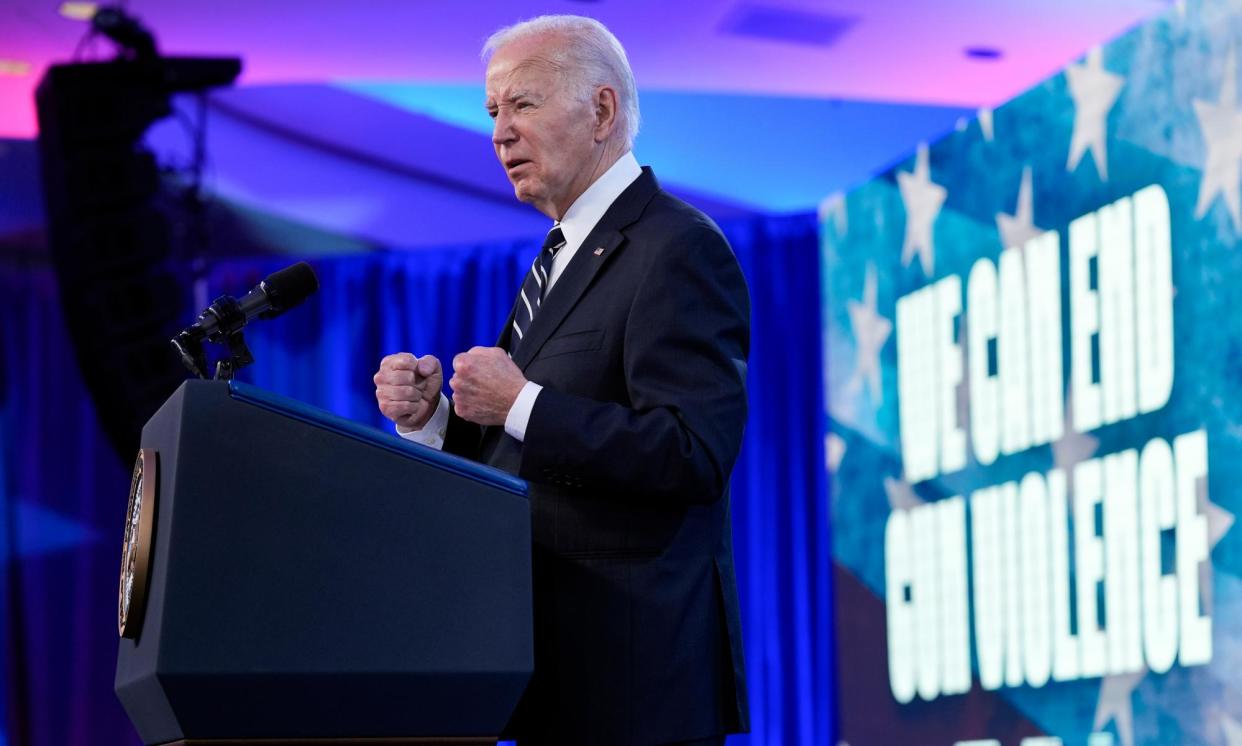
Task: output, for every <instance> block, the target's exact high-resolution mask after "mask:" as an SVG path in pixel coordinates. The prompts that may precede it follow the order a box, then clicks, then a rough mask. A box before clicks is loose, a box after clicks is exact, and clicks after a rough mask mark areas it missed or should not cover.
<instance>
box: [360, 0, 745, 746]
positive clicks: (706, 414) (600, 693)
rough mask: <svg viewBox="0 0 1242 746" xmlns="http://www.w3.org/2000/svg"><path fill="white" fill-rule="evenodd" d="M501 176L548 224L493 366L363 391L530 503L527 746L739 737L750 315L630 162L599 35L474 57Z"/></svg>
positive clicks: (516, 39) (582, 30)
mask: <svg viewBox="0 0 1242 746" xmlns="http://www.w3.org/2000/svg"><path fill="white" fill-rule="evenodd" d="M485 53H488V54H490V58H489V62H488V67H487V109H488V111H489V113H490V114H491V115H492V117H493V119H494V120H495V128H494V134H493V138H492V140H493V144H494V146H495V149H496V155H497V158H498V159H499V160H500V162H501V164H502V165H503V166H504V168H505V171H506V173H507V175H508V177H509V179H510V181H511V182H512V183H513V187H514V192H515V194H516V195H517V198H518V199H520V200H522V201H524V202H528V203H530V204H532V205H534V206H535V207H536V208H537V209H539V210H540V211H541V212H543V213H544V214H546V215H547V216H548V217H550V218H552V219H553V220H554V221H556V224H555V225H554V226H553V229H552V230H551V231H550V232H549V238H548V240H547V241H545V245H544V248H543V249H542V250H541V252H540V255H539V257H537V258H536V259H535V262H534V263H533V264H532V267H531V270H530V272H529V273H528V275H527V277H526V280H525V282H524V284H523V286H522V290H521V292H519V295H518V298H517V299H516V300H515V302H514V306H513V311H512V312H511V314H510V316H509V319H508V320H507V322H506V323H505V327H504V331H503V332H502V333H501V335H500V339H499V341H498V342H497V346H496V347H486V348H485V347H475V348H473V349H471V350H469V351H467V352H463V353H461V354H459V355H457V356H456V357H454V359H453V376H452V379H451V380H450V381H449V386H450V388H451V389H452V392H453V394H452V402H451V404H450V403H449V402H448V400H447V399H446V398H445V397H444V396H443V394H442V393H441V388H442V383H443V375H442V372H441V366H440V362H439V361H438V360H436V359H435V358H434V357H431V356H424V357H421V358H416V357H415V356H413V355H411V354H408V353H399V354H396V355H389V356H387V357H385V358H384V360H383V362H382V363H381V365H380V370H379V372H377V373H376V375H375V383H376V397H377V399H378V401H379V406H380V409H381V411H382V412H383V413H384V414H385V416H387V417H389V418H390V419H392V420H393V421H394V422H395V423H396V425H397V429H398V431H399V432H401V433H402V434H403V436H404V437H407V438H409V439H411V440H417V441H420V442H423V443H426V444H428V445H431V446H433V447H443V448H445V449H446V450H449V451H452V452H455V453H459V454H462V455H465V456H468V457H470V458H474V459H477V460H480V461H482V462H485V463H488V464H491V465H493V466H496V467H499V468H501V469H504V470H505V471H508V472H510V473H513V474H517V475H518V476H520V477H523V478H524V479H526V480H528V481H529V482H530V502H531V524H532V531H533V540H534V558H533V571H534V578H533V582H534V594H535V598H534V607H535V620H534V621H535V676H534V680H533V681H532V684H531V687H530V689H529V690H528V692H527V696H526V697H525V699H524V700H523V703H522V705H521V706H520V707H519V711H518V714H517V715H516V716H515V721H514V723H513V727H514V730H515V731H516V733H517V734H518V735H519V737H520V739H521V741H522V743H523V744H526V743H533V744H544V743H557V744H574V745H575V746H579V745H583V744H700V743H702V744H720V743H722V742H723V740H724V736H723V734H725V733H728V732H737V731H740V730H745V729H746V728H747V725H748V724H747V717H748V716H747V706H746V693H745V674H744V669H743V664H742V650H741V630H740V628H739V620H738V603H737V592H736V582H735V574H734V570H733V550H732V538H731V527H730V521H729V496H728V483H729V474H730V472H731V470H732V468H733V463H734V460H735V459H736V457H737V454H738V450H739V448H740V446H741V440H742V429H743V426H744V425H745V421H746V391H745V370H746V356H747V351H748V346H749V314H750V309H749V300H748V297H747V291H746V285H745V282H744V280H743V278H742V274H741V271H740V269H739V268H738V265H737V261H736V259H735V257H734V256H733V253H732V251H731V250H730V249H729V246H728V244H727V243H726V241H725V239H724V237H723V236H722V235H721V233H720V231H719V229H717V227H716V226H715V224H714V223H712V221H711V220H710V219H708V218H707V217H706V216H704V215H703V214H702V213H700V212H699V211H697V210H695V209H694V208H693V207H691V206H689V205H687V204H685V203H684V202H681V201H680V200H678V199H676V198H674V197H672V196H671V195H669V194H668V193H667V192H664V191H663V190H662V189H660V187H659V184H658V183H657V182H656V179H655V176H654V175H653V174H652V172H651V170H650V169H640V168H639V166H638V164H637V161H635V160H634V156H633V155H632V153H631V152H630V146H631V143H632V140H633V137H634V135H635V134H636V132H637V128H638V102H637V96H636V93H635V91H634V83H633V76H632V74H631V73H630V69H629V64H628V62H627V61H626V58H625V52H624V51H623V50H622V48H621V46H620V44H619V43H618V42H617V41H616V39H615V37H613V36H612V34H611V33H609V32H608V31H607V29H605V28H604V27H603V26H602V25H601V24H599V23H598V22H596V21H593V20H591V19H585V18H579V17H572V16H552V17H542V18H537V19H534V20H532V21H527V22H525V23H522V24H518V25H516V26H513V27H510V28H507V29H503V30H501V31H500V32H498V33H497V34H496V35H494V36H493V37H492V38H491V39H490V40H489V41H488V44H487V46H486V47H485Z"/></svg>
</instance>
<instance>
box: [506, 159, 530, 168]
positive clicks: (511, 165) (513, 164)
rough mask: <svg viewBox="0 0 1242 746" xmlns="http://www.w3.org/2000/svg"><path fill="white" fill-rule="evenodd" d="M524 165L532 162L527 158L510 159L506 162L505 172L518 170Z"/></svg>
mask: <svg viewBox="0 0 1242 746" xmlns="http://www.w3.org/2000/svg"><path fill="white" fill-rule="evenodd" d="M524 163H530V161H529V160H527V159H525V158H510V159H509V160H507V161H505V170H506V171H512V170H513V169H515V168H517V167H518V166H521V165H522V164H524Z"/></svg>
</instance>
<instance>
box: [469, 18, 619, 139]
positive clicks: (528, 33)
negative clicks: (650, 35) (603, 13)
mask: <svg viewBox="0 0 1242 746" xmlns="http://www.w3.org/2000/svg"><path fill="white" fill-rule="evenodd" d="M547 33H555V34H559V35H560V36H562V37H564V39H565V44H564V45H563V46H561V47H560V48H559V49H557V50H556V51H555V52H554V53H553V62H554V63H555V64H556V65H557V66H558V67H560V68H561V70H562V72H563V74H565V75H566V76H567V78H568V79H569V81H570V85H572V86H574V87H576V88H577V89H578V90H577V92H578V94H579V96H580V97H581V98H582V100H583V101H590V100H591V99H592V98H593V97H594V94H595V88H596V87H597V86H601V85H606V86H610V87H612V88H614V89H615V90H616V91H617V107H618V109H619V110H620V111H619V113H620V115H621V117H620V119H621V134H622V136H623V137H624V138H625V141H626V144H627V145H629V146H630V147H633V145H634V137H635V136H637V135H638V122H639V116H638V89H637V88H636V87H635V85H634V73H633V71H631V70H630V62H629V60H628V59H627V58H626V56H625V48H624V47H622V46H621V42H619V41H617V37H615V36H613V34H612V32H611V31H609V30H608V28H607V27H606V26H604V24H602V23H600V22H599V21H597V20H595V19H594V18H587V17H586V16H570V15H549V16H539V17H537V18H531V19H530V20H528V21H522V22H520V23H515V24H513V25H512V26H505V27H504V28H502V29H500V30H499V31H497V32H496V33H494V34H492V35H491V36H489V37H487V41H486V42H484V43H483V54H482V56H483V59H485V60H486V59H488V58H490V57H491V56H492V55H493V54H494V53H495V52H496V51H497V50H499V49H500V48H501V47H504V46H507V45H509V44H511V43H513V42H516V41H521V40H524V39H529V38H531V37H533V36H539V35H542V34H547Z"/></svg>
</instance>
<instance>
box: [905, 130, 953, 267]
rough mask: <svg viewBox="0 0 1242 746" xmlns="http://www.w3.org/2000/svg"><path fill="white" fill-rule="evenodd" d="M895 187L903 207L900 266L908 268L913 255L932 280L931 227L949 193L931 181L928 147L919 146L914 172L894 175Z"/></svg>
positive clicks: (934, 250) (924, 144)
mask: <svg viewBox="0 0 1242 746" xmlns="http://www.w3.org/2000/svg"><path fill="white" fill-rule="evenodd" d="M897 187H898V188H899V189H900V190H901V201H902V202H903V203H905V206H906V240H905V243H903V244H902V246H901V263H902V264H903V265H904V266H909V265H910V260H911V259H913V258H914V254H915V252H917V253H918V255H919V261H920V262H921V263H922V265H923V274H925V275H927V276H928V277H931V274H932V267H933V265H934V264H935V257H936V247H935V245H934V244H933V243H932V225H933V224H935V222H936V216H937V215H939V214H940V207H941V206H942V205H943V204H944V200H945V197H947V196H948V194H949V193H948V192H947V191H946V190H945V188H944V187H942V186H940V185H939V184H936V183H935V182H933V181H932V180H931V166H930V164H929V162H928V151H927V143H922V144H920V145H919V151H918V155H917V156H916V157H915V161H914V172H913V173H908V172H906V171H898V172H897Z"/></svg>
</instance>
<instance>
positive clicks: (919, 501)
mask: <svg viewBox="0 0 1242 746" xmlns="http://www.w3.org/2000/svg"><path fill="white" fill-rule="evenodd" d="M884 492H885V494H887V495H888V507H890V508H892V509H893V510H908V509H910V508H917V507H919V506H920V505H923V504H924V503H925V502H926V501H925V500H924V499H923V498H921V497H919V496H918V495H916V494H914V488H913V487H911V486H910V485H908V484H906V483H905V482H903V481H902V480H900V479H893V478H892V477H884Z"/></svg>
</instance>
